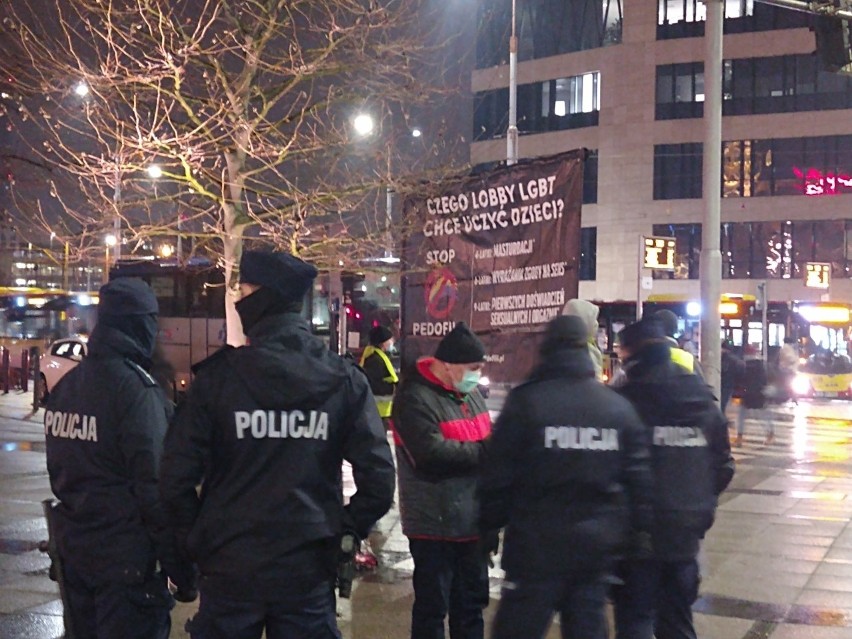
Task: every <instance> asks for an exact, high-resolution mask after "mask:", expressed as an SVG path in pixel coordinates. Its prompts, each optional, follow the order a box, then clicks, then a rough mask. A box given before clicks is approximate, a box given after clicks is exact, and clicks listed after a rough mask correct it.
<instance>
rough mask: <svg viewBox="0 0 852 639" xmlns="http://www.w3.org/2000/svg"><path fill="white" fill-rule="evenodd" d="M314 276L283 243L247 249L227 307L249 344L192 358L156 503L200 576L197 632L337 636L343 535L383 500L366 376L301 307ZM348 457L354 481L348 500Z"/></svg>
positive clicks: (388, 473)
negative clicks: (275, 249) (316, 332)
mask: <svg viewBox="0 0 852 639" xmlns="http://www.w3.org/2000/svg"><path fill="white" fill-rule="evenodd" d="M316 274H317V271H316V269H315V268H314V267H313V266H311V265H309V264H306V263H305V262H303V261H301V260H299V259H298V258H296V257H293V256H291V255H288V254H285V253H262V252H258V251H246V252H245V253H243V257H242V260H241V261H240V292H241V295H242V297H241V298H240V300H239V301H238V302H237V304H236V310H237V313H238V314H239V317H240V321H241V322H242V326H243V330H244V331H245V333H246V336H247V337H248V338H249V344H250V345H248V346H244V347H242V348H224V349H222V350H220V351H218V352H217V353H216V354H214V355H213V356H211V357H209V358H208V359H207V360H205V361H204V362H202V363H201V364H200V365H197V366H196V367H195V372H196V377H195V381H194V382H193V384H192V386H191V388H190V390H189V395H188V397H187V399H186V401H185V403H184V404H183V406H182V407H181V409H180V410H179V411H178V414H177V417H176V419H175V422H174V424H173V425H172V427H171V429H170V430H169V433H168V437H167V439H166V450H165V455H164V457H163V465H162V477H161V489H162V494H163V500H164V504H165V505H166V507H167V512H168V515H169V519H170V523H171V525H172V526H173V527H174V529H175V530H176V531H177V533H178V536H179V538H180V539H181V540H182V541H183V544H184V546H185V548H186V551H187V553H188V554H189V555H190V556H191V557H192V558H193V559H194V560H195V561H196V562H197V563H198V567H199V569H200V572H201V580H200V586H199V590H200V592H201V604H200V607H199V610H198V614H197V615H196V616H195V618H193V619H192V620H191V622H190V624H189V625H188V627H189V631H190V635H191V637H192V638H193V639H211V638H216V639H259V638H260V637H261V635H262V634H263V633H264V631H265V633H266V634H265V636H266V637H267V639H308V638H310V639H325V638H332V637H336V638H339V637H340V633H339V631H338V630H337V623H336V606H335V597H334V582H335V573H336V567H337V562H338V557H339V554H340V548H341V536H342V535H343V534H344V533H349V532H353V533H354V534H356V535H357V536H358V537H359V538H363V537H364V536H366V534H367V533H368V532H369V530H370V528H371V527H372V526H373V524H374V523H375V522H376V521H377V520H378V519H379V518H380V517H381V516H382V515H384V514H385V513H386V512H387V511H388V509H389V508H390V505H391V502H392V500H393V492H394V467H393V460H392V457H391V453H390V446H389V445H388V441H387V436H386V434H385V431H384V428H383V427H382V422H381V419H380V418H379V415H378V413H377V412H376V404H375V400H374V398H373V394H372V392H371V391H370V387H369V384H368V383H367V379H366V377H365V376H364V374H363V373H362V372H361V370H360V369H359V368H358V367H357V366H355V365H354V364H352V363H351V362H350V361H348V360H346V359H344V358H342V357H340V356H338V355H335V354H334V353H331V352H330V351H329V350H328V348H327V347H326V345H325V344H324V343H323V342H322V340H320V339H319V338H317V337H314V336H313V335H311V331H310V326H309V325H308V323H307V322H306V321H305V320H304V319H303V318H302V316H301V310H302V301H303V299H304V296H305V294H306V293H307V292H308V290H309V289H310V288H311V286H312V284H313V280H314V277H316ZM344 459H346V460H348V461H349V462H351V464H352V467H353V473H354V478H355V484H356V488H357V490H356V492H355V494H354V495H353V496H352V498H351V499H350V500H349V503H348V504H347V505H346V506H345V507H344V506H343V504H342V487H341V479H340V469H341V465H342V462H343V460H344ZM199 484H201V493H200V495H199V494H198V493H197V492H196V486H197V485H199Z"/></svg>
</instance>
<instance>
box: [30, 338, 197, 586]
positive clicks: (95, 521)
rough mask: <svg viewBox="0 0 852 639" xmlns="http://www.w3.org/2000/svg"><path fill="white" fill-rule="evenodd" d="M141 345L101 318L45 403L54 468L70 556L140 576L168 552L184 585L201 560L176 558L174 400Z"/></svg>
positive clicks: (124, 577)
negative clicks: (168, 442)
mask: <svg viewBox="0 0 852 639" xmlns="http://www.w3.org/2000/svg"><path fill="white" fill-rule="evenodd" d="M144 360H145V355H144V354H143V353H142V352H141V349H140V346H139V344H138V343H137V342H135V341H134V340H133V338H131V337H129V336H128V335H126V334H125V333H123V332H121V331H119V330H116V329H115V328H110V327H107V326H104V325H98V326H97V327H96V328H95V330H94V332H93V333H92V336H91V339H90V340H89V355H88V357H86V358H85V359H84V360H83V361H82V362H80V363H79V364H78V365H77V366H76V367H75V368H74V369H73V370H71V371H69V372H68V373H67V374H66V375H65V376H64V377H63V378H62V379H61V380H60V381H59V383H58V384H57V385H56V387H55V388H54V390H53V392H52V393H51V394H50V397H49V399H48V402H47V407H46V410H45V421H44V430H45V440H46V445H47V469H48V473H49V475H50V485H51V488H52V489H53V493H54V494H55V495H56V497H57V498H58V499H59V500H61V502H62V503H61V505H60V506H59V508H58V509H57V511H56V519H57V525H58V531H57V532H58V536H59V538H58V539H57V542H58V544H59V550H60V553H61V556H62V558H63V560H64V561H65V562H67V563H69V564H72V565H73V566H74V567H75V568H76V569H77V570H78V571H83V572H86V573H89V574H91V575H95V576H100V577H103V578H104V580H105V581H116V580H121V581H127V582H134V581H138V580H140V579H142V578H143V577H144V576H146V575H150V573H151V570H152V569H153V567H154V563H155V560H157V559H159V560H160V561H161V563H162V564H163V567H164V568H165V570H166V572H167V573H169V576H170V577H171V578H172V579H173V580H174V581H175V582H176V583H178V584H179V585H180V586H181V587H184V588H189V587H191V586H192V583H191V582H192V580H193V578H194V575H193V574H192V570H191V566H189V565H187V564H185V563H180V562H179V560H177V559H176V552H175V550H176V548H175V544H174V543H173V539H172V538H171V537H170V536H169V534H168V533H167V530H166V528H165V522H164V518H163V514H162V510H161V508H160V503H159V495H158V490H157V472H158V468H159V462H160V457H161V454H162V446H163V438H164V437H165V434H166V429H167V426H168V419H167V414H168V412H169V411H170V405H169V404H167V400H165V398H164V395H163V393H162V391H161V389H160V388H159V387H158V386H157V384H156V382H155V381H154V379H153V378H152V377H151V376H150V375H149V374H148V373H147V372H146V371H145V370H144V369H143V368H142V367H141V366H140V365H139V364H138V363H137V362H140V361H144Z"/></svg>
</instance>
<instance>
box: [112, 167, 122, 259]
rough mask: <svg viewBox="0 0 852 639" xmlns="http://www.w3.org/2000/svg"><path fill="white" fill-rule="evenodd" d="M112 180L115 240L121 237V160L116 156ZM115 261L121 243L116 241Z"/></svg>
mask: <svg viewBox="0 0 852 639" xmlns="http://www.w3.org/2000/svg"><path fill="white" fill-rule="evenodd" d="M113 180H114V181H115V186H114V187H113V192H112V202H113V205H114V206H115V218H114V219H113V221H112V229H113V233H114V234H115V237H116V238H120V237H121V160H120V158H119V156H118V155H117V154H116V156H115V175H114V176H113ZM114 256H115V261H116V262H118V260H120V259H121V242H120V241H118V239H116V243H115V251H114Z"/></svg>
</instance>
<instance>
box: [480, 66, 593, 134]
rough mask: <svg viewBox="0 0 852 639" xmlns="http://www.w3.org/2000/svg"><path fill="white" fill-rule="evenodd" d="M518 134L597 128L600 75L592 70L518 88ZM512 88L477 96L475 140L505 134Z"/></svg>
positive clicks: (485, 92)
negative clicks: (588, 127)
mask: <svg viewBox="0 0 852 639" xmlns="http://www.w3.org/2000/svg"><path fill="white" fill-rule="evenodd" d="M517 99H518V111H517V113H518V131H519V132H520V133H543V132H545V131H561V130H564V129H577V128H582V127H587V126H597V124H598V113H599V112H600V108H601V106H600V105H601V85H600V73H598V72H597V71H592V72H589V73H584V74H582V75H576V76H572V77H569V78H556V79H553V80H546V81H544V82H536V83H533V84H521V85H519V86H518V92H517ZM508 114H509V89H508V88H506V89H497V90H496V91H483V92H480V93H477V94H476V95H475V96H474V101H473V139H474V140H476V141H481V140H489V139H492V138H500V137H504V136H505V135H506V129H507V127H508Z"/></svg>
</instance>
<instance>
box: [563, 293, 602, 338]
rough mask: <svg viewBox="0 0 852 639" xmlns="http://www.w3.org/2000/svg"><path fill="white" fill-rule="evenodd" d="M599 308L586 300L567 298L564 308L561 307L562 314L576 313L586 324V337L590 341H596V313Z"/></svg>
mask: <svg viewBox="0 0 852 639" xmlns="http://www.w3.org/2000/svg"><path fill="white" fill-rule="evenodd" d="M599 313H600V309H599V308H598V307H597V306H595V305H594V304H592V303H591V302H588V301H586V300H577V299H575V300H568V302H566V304H565V308H563V309H562V314H563V315H576V316H577V317H579V318H580V319H581V320H583V323H585V325H586V331H587V332H588V335H587V337H588V339H589V341H590V342H596V340H597V337H598V314H599Z"/></svg>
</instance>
